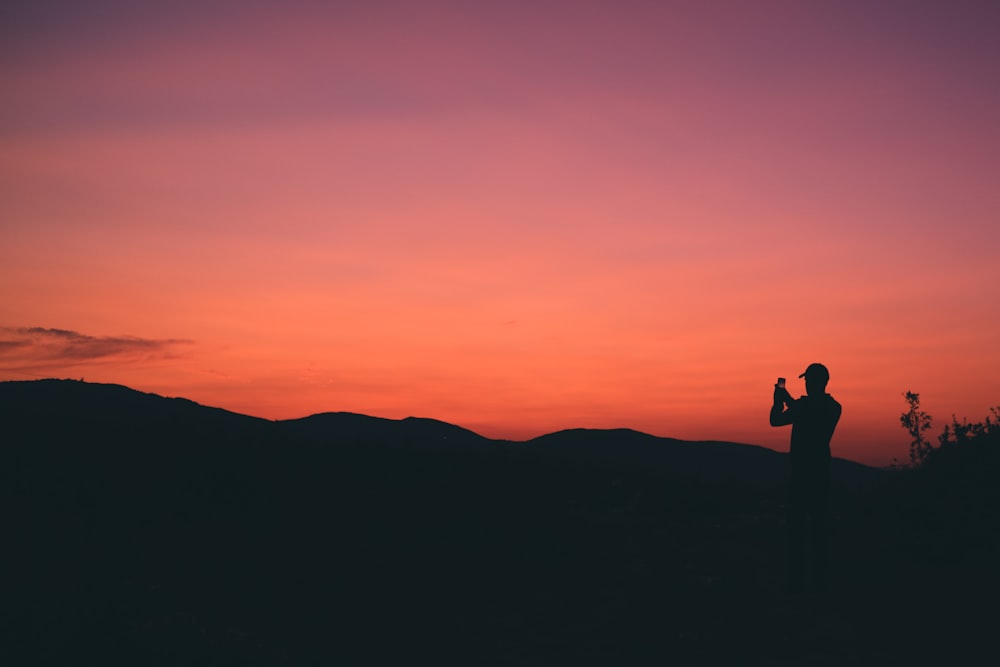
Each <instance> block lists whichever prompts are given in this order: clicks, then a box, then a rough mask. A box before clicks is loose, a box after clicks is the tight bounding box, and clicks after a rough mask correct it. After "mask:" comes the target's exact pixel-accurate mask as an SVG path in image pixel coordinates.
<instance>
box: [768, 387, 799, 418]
mask: <svg viewBox="0 0 1000 667" xmlns="http://www.w3.org/2000/svg"><path fill="white" fill-rule="evenodd" d="M786 404H787V405H788V408H789V409H788V410H785V409H784V408H785V405H786ZM794 405H795V399H794V398H792V395H791V394H789V393H788V390H787V389H785V388H784V387H779V386H778V385H774V403H773V404H772V405H771V426H788V425H789V424H791V423H792V420H793V419H794V411H793V410H792V409H791V408H792V406H794Z"/></svg>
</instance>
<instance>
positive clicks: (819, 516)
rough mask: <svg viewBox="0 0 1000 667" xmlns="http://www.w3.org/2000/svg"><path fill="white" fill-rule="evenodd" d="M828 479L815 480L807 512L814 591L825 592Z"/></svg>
mask: <svg viewBox="0 0 1000 667" xmlns="http://www.w3.org/2000/svg"><path fill="white" fill-rule="evenodd" d="M828 490H829V479H828V478H827V476H825V475H823V476H821V477H820V478H819V479H817V480H816V483H815V485H814V487H813V492H812V494H811V496H812V497H811V499H810V500H811V502H810V508H809V512H810V514H811V515H812V516H811V518H812V521H811V523H812V552H813V553H812V562H813V581H814V582H815V585H816V590H817V591H819V592H826V590H827V588H828V587H829V584H830V581H829V574H830V572H829V539H828V531H829V526H828V525H827V496H828Z"/></svg>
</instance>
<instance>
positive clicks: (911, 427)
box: [899, 391, 932, 465]
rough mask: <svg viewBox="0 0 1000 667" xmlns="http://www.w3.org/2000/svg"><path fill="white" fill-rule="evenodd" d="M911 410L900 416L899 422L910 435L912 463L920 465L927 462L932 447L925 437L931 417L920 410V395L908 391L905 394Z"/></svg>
mask: <svg viewBox="0 0 1000 667" xmlns="http://www.w3.org/2000/svg"><path fill="white" fill-rule="evenodd" d="M903 397H904V398H906V404H907V406H909V409H908V410H907V411H906V412H904V413H903V414H901V415H900V416H899V421H900V423H901V424H902V425H903V428H905V429H906V430H907V431H909V433H910V437H911V438H912V440H911V441H910V463H912V464H914V465H920V464H922V463H923V462H924V461H926V460H927V456H928V455H929V454H930V452H931V449H932V446H931V443H930V442H928V440H927V439H926V438H925V437H924V431H926V430H927V429H929V428H930V427H931V416H930V415H929V414H927V413H926V412H924V411H923V410H921V409H920V394H917V393H915V392H912V391H907V392H905V393H904V394H903Z"/></svg>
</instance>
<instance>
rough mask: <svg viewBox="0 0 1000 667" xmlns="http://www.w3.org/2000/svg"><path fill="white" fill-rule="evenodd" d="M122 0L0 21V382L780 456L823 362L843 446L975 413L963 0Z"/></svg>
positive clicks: (986, 304)
mask: <svg viewBox="0 0 1000 667" xmlns="http://www.w3.org/2000/svg"><path fill="white" fill-rule="evenodd" d="M144 4H145V3H118V2H109V1H97V2H94V3H87V9H86V10H85V11H84V10H82V9H77V8H76V3H68V2H44V1H42V2H32V3H27V2H23V3H22V2H14V3H12V4H11V5H10V8H5V9H4V10H2V11H3V12H4V18H3V19H2V20H0V56H2V59H0V86H2V91H3V99H4V104H3V105H2V109H0V379H30V378H36V377H73V378H79V377H83V378H85V379H87V380H90V381H100V382H118V383H122V384H127V385H129V386H133V387H135V388H138V389H142V390H145V391H153V392H157V393H161V394H166V395H172V396H176V395H180V396H185V397H188V398H191V399H193V400H196V401H198V402H201V403H205V404H209V405H216V406H221V407H225V408H228V409H231V410H235V411H239V412H245V413H249V414H254V415H259V416H264V417H269V418H287V417H299V416H304V415H307V414H311V413H315V412H322V411H329V410H348V411H354V412H363V413H366V414H372V415H377V416H384V417H397V418H398V417H405V416H407V415H418V416H425V417H435V418H438V419H443V420H446V421H450V422H453V423H457V424H460V425H462V426H466V427H468V428H472V429H473V430H476V431H478V432H480V433H482V434H484V435H488V436H492V437H509V438H517V439H523V438H529V437H533V436H536V435H540V434H542V433H545V432H549V431H553V430H557V429H560V428H567V427H576V426H584V427H631V428H635V429H639V430H643V431H647V432H650V433H654V434H657V435H664V436H673V437H679V438H687V439H728V440H737V441H742V442H751V443H756V444H762V445H766V446H770V447H774V448H777V449H784V448H786V447H787V438H788V431H787V429H771V428H770V427H768V425H767V417H766V413H767V411H768V408H769V406H770V393H771V385H772V384H773V382H774V378H775V377H776V376H778V375H781V376H784V377H787V378H789V387H790V389H791V390H792V392H793V393H794V394H798V393H801V392H802V391H804V389H803V387H802V384H801V382H802V381H801V380H797V379H796V377H797V375H798V374H799V373H800V372H802V370H804V368H805V367H806V365H808V364H809V363H810V362H813V361H821V362H823V363H825V364H826V365H827V366H828V367H829V368H830V371H831V375H832V379H831V384H830V391H831V393H833V395H834V396H835V397H836V398H837V399H838V400H840V401H841V403H843V405H844V417H843V419H842V421H841V425H840V428H839V430H838V433H837V435H836V437H835V440H834V443H833V446H834V450H835V454H837V455H840V456H844V457H848V458H853V459H856V460H860V461H864V462H869V463H876V464H885V463H889V462H891V460H892V459H893V458H894V457H898V458H899V459H901V460H905V459H906V456H907V442H908V441H907V437H906V434H905V432H904V431H903V430H902V429H901V428H900V426H899V420H898V416H899V413H900V412H902V410H903V407H904V403H903V399H902V397H901V395H900V394H901V393H902V392H903V391H906V390H913V391H918V392H920V393H921V396H922V398H923V406H924V408H925V409H926V410H927V411H928V412H930V413H931V414H932V415H934V416H935V417H936V425H935V428H934V431H933V432H934V433H935V434H936V433H937V432H938V431H939V430H940V428H941V426H943V424H944V422H945V421H946V420H949V419H950V417H951V415H952V414H953V413H954V414H956V415H957V416H958V417H959V418H961V417H963V416H964V417H968V418H970V419H973V420H976V419H981V418H982V417H984V416H985V415H986V414H987V412H988V408H989V407H990V406H993V405H1000V373H998V372H997V368H998V367H1000V363H998V362H1000V345H998V343H1000V314H998V311H997V308H996V304H997V302H998V296H1000V287H998V285H1000V280H998V278H1000V270H998V269H997V268H996V266H997V262H996V258H997V256H998V255H1000V252H998V251H1000V225H998V221H1000V187H998V176H1000V159H998V156H1000V131H998V129H997V128H998V126H997V122H996V119H997V118H1000V85H998V82H1000V43H998V42H997V40H996V39H995V34H994V28H995V26H996V25H997V19H998V18H1000V12H998V10H997V9H995V8H989V7H988V6H987V3H976V2H952V3H946V4H943V3H933V4H932V3H914V2H864V3H861V2H857V3H855V2H839V3H828V4H827V6H826V8H825V9H819V8H817V7H815V6H812V5H815V4H816V3H800V2H761V3H742V2H736V1H733V2H698V3H672V2H671V3H654V2H629V1H624V2H618V3H601V2H582V1H581V2H572V3H571V2H545V1H541V2H531V3H528V2H517V1H512V2H503V3H499V2H497V3H459V2H416V3H413V2H411V3H400V2H377V1H373V2H364V3H361V2H358V3H325V4H324V3H296V2H283V3H277V2H265V1H260V0H256V1H249V2H210V1H203V2H199V3H186V2H179V3H176V4H170V5H169V7H167V8H164V9H163V10H154V9H149V8H146V7H137V6H136V5H144ZM326 4H329V5H334V4H337V6H336V7H333V8H331V7H327V6H326ZM807 4H808V5H809V6H808V7H807ZM32 329H35V330H32ZM43 329H44V330H43ZM71 332H72V333H71Z"/></svg>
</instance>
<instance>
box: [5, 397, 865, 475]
mask: <svg viewBox="0 0 1000 667" xmlns="http://www.w3.org/2000/svg"><path fill="white" fill-rule="evenodd" d="M0 410H2V411H3V412H4V413H9V414H7V415H5V417H4V423H5V424H8V425H10V424H12V423H15V424H16V423H21V424H22V425H23V426H25V427H27V428H29V429H30V428H36V429H39V430H40V431H44V430H46V429H47V430H49V431H51V430H52V429H53V428H58V426H59V424H60V423H61V422H64V421H65V422H66V424H69V423H72V428H73V435H74V437H75V438H77V439H80V438H84V437H85V436H86V434H87V429H88V428H90V429H92V430H94V433H95V434H106V433H107V432H108V431H114V430H115V429H119V430H120V429H123V428H126V427H128V428H131V429H139V428H142V427H148V428H150V429H157V430H158V434H157V435H156V437H162V438H168V437H169V436H170V434H174V435H177V434H181V435H183V437H185V438H188V439H190V438H195V439H197V438H198V437H205V438H208V437H214V438H218V439H223V440H227V441H232V442H239V441H240V440H241V439H246V440H248V441H267V442H274V441H275V439H279V440H280V439H282V438H292V439H296V440H300V441H302V442H307V443H312V444H314V445H322V444H324V443H339V444H349V445H369V446H376V447H390V448H399V447H403V448H407V449H415V450H423V451H429V452H435V451H436V452H448V451H456V452H462V451H497V450H504V451H508V450H511V451H512V450H518V451H528V452H530V453H531V454H532V455H536V456H541V457H545V458H555V459H561V460H568V461H572V462H575V463H581V464H586V465H611V466H615V467H621V468H623V469H628V470H635V471H638V470H643V471H650V472H658V473H664V474H668V475H670V474H673V475H681V476H686V477H695V478H700V479H703V480H710V481H727V480H728V481H741V482H749V483H764V484H770V483H775V482H779V481H781V480H782V479H783V478H784V477H785V476H786V475H787V453H784V452H777V451H775V450H772V449H769V448H766V447H761V446H759V445H752V444H747V443H737V442H728V441H718V440H698V441H688V440H680V439H677V438H668V437H661V436H655V435H652V434H649V433H644V432H642V431H637V430H635V429H631V428H612V429H591V428H570V429H563V430H560V431H555V432H553V433H546V434H543V435H540V436H537V437H535V438H531V439H529V440H525V441H511V440H500V439H493V438H488V437H486V436H483V435H481V434H478V433H476V432H474V431H472V430H470V429H467V428H464V427H462V426H458V425H455V424H451V423H449V422H445V421H442V420H438V419H432V418H427V417H414V416H411V417H406V418H403V419H389V418H384V417H374V416H370V415H364V414H360V413H354V412H345V411H339V412H338V411H330V412H321V413H316V414H313V415H308V416H306V417H301V418H296V419H284V420H268V419H264V418H261V417H255V416H252V415H246V414H242V413H238V412H233V411H230V410H226V409H224V408H217V407H212V406H205V405H202V404H199V403H197V402H195V401H192V400H190V399H187V398H183V397H165V396H161V395H159V394H155V393H151V392H143V391H140V390H137V389H133V388H130V387H127V386H125V385H119V384H106V383H90V382H84V381H81V380H58V379H42V380H12V381H4V382H0ZM67 420H68V421H67ZM42 425H44V427H43V426H42ZM67 428H68V426H67ZM94 437H97V436H96V435H95V436H94ZM880 472H883V471H881V470H880V469H876V468H871V467H869V466H865V465H863V464H860V463H857V462H854V461H849V460H846V459H839V458H834V460H833V463H832V476H833V479H834V481H835V482H838V481H839V482H845V483H847V484H848V485H856V484H864V483H866V482H868V481H872V480H873V479H874V478H875V477H876V476H878V475H879V473H880Z"/></svg>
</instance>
